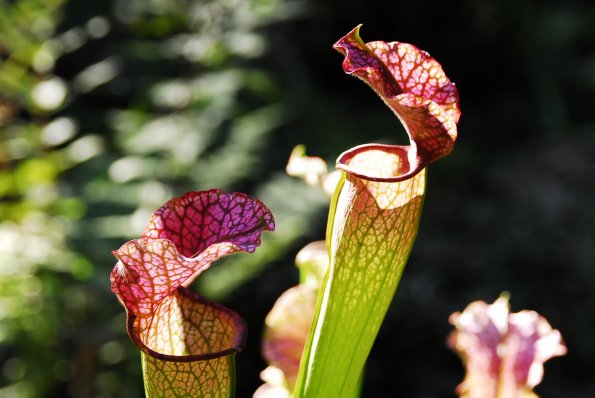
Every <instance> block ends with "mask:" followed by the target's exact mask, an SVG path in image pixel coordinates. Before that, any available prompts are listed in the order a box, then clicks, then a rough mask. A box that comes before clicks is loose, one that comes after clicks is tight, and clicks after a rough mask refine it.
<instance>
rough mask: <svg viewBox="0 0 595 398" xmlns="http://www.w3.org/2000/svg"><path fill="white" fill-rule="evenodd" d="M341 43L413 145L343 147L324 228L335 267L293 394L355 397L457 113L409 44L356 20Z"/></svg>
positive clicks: (351, 66)
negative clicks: (379, 37) (376, 34)
mask: <svg viewBox="0 0 595 398" xmlns="http://www.w3.org/2000/svg"><path fill="white" fill-rule="evenodd" d="M334 48H335V49H337V50H338V51H339V52H340V53H342V54H343V55H344V56H345V59H344V61H343V69H344V71H345V72H346V73H348V74H351V75H354V76H356V77H358V78H360V79H361V80H363V81H364V82H365V83H367V84H368V85H369V86H370V87H371V88H372V89H373V90H374V91H375V92H376V93H377V94H378V95H379V96H380V97H381V98H382V100H383V101H384V102H385V103H386V104H387V105H388V106H389V108H390V109H391V110H392V111H393V112H394V113H395V115H396V116H397V117H398V118H399V120H400V121H401V123H402V124H403V126H404V127H405V129H406V131H407V133H408V135H409V138H410V144H409V145H407V146H397V145H380V144H367V145H361V146H358V147H355V148H353V149H350V150H348V151H346V152H345V153H343V154H342V155H341V156H340V157H339V159H338V160H337V168H339V169H340V170H342V171H343V172H344V175H343V178H342V180H341V182H340V183H339V185H338V187H337V190H336V192H335V195H334V197H333V199H332V202H331V210H330V213H329V222H328V228H327V246H328V250H329V257H330V267H329V271H328V273H327V275H326V279H325V282H324V285H323V287H322V289H321V293H320V294H319V298H318V302H317V309H316V315H315V319H314V325H313V327H312V329H311V331H310V334H309V337H308V341H307V343H306V346H305V349H304V355H303V357H302V361H301V363H300V371H299V375H298V381H297V385H296V390H295V393H294V396H296V397H353V396H354V395H355V394H357V392H356V390H357V385H358V381H359V379H360V377H361V374H362V370H363V367H364V364H365V362H366V359H367V357H368V354H369V352H370V349H371V347H372V344H373V342H374V339H375V338H376V335H377V333H378V330H379V328H380V325H381V323H382V321H383V319H384V316H385V314H386V311H387V309H388V306H389V304H390V302H391V300H392V297H393V296H394V293H395V291H396V288H397V285H398V283H399V280H400V277H401V274H402V272H403V269H404V267H405V263H406V261H407V259H408V257H409V253H410V252H411V249H412V246H413V242H414V240H415V236H416V234H417V228H418V225H419V220H420V217H421V209H422V202H423V198H424V193H425V185H426V173H425V166H426V165H428V164H429V163H430V162H432V161H434V160H436V159H438V158H440V157H442V156H445V155H447V154H448V153H450V152H451V150H452V148H453V145H454V142H455V139H456V136H457V128H456V124H457V122H458V119H459V115H460V111H459V105H458V94H457V90H456V88H455V86H454V84H453V83H451V82H450V81H449V80H448V78H447V77H446V75H445V74H444V72H443V70H442V67H441V66H440V64H438V63H437V62H436V61H435V60H434V59H432V58H431V57H430V56H429V55H428V54H427V53H426V52H424V51H421V50H419V49H417V48H416V47H414V46H412V45H410V44H405V43H397V42H393V43H385V42H380V41H375V42H371V43H367V44H365V43H364V42H363V41H362V40H361V38H360V36H359V26H358V27H356V28H355V29H354V30H353V31H351V32H350V33H349V34H347V35H346V36H345V37H343V38H342V39H340V40H339V41H338V42H337V43H336V44H335V45H334Z"/></svg>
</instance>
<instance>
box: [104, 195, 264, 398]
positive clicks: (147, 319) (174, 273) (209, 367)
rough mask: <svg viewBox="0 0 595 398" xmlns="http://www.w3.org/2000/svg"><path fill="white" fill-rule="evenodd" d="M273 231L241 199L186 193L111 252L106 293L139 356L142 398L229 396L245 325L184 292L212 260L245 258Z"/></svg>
mask: <svg viewBox="0 0 595 398" xmlns="http://www.w3.org/2000/svg"><path fill="white" fill-rule="evenodd" d="M274 228H275V224H274V220H273V216H272V214H271V212H270V210H269V209H268V208H267V207H266V206H264V205H263V204H262V203H261V202H259V201H258V200H256V199H253V198H250V197H248V196H247V195H244V194H242V193H232V194H228V193H225V192H223V191H220V190H210V191H202V192H189V193H187V194H185V195H183V196H181V197H179V198H175V199H172V200H170V201H169V202H167V203H166V204H165V205H163V206H162V207H161V208H159V209H158V210H157V211H155V213H154V214H153V216H152V217H151V219H150V221H149V223H148V225H147V228H146V230H145V232H144V233H143V234H142V236H141V237H140V238H139V239H135V240H132V241H129V242H127V243H125V244H124V245H122V247H120V248H119V249H118V250H116V251H114V252H113V254H114V255H115V256H116V257H117V258H118V260H119V261H118V263H117V264H116V266H115V267H114V269H113V271H112V273H111V284H112V290H113V291H114V293H115V294H116V295H117V296H118V298H119V300H120V301H121V302H122V304H123V305H124V307H125V308H126V313H127V329H128V334H129V335H130V337H131V339H132V340H133V342H134V343H135V344H136V345H137V346H138V347H139V348H140V349H141V350H142V351H143V352H144V353H145V354H147V355H145V356H144V359H143V361H144V366H145V370H144V372H145V385H146V388H147V393H148V394H149V396H150V397H152V396H217V397H219V396H221V397H223V396H229V395H230V394H231V391H232V390H233V377H231V376H232V375H233V372H234V369H233V357H234V353H235V352H237V351H239V350H240V349H241V348H242V347H243V345H244V342H245V331H246V325H245V323H244V321H243V320H242V318H241V317H240V316H239V315H238V314H236V313H235V312H233V311H231V310H229V309H227V308H225V307H223V306H220V305H218V304H216V303H213V302H210V301H208V300H206V299H204V298H202V297H200V296H199V295H198V294H196V293H193V292H191V291H190V290H188V289H187V288H186V287H187V286H188V285H189V284H190V283H191V282H192V281H193V280H194V279H195V278H196V277H197V276H198V275H199V274H200V273H201V272H203V271H205V270H206V269H208V268H209V266H210V264H211V263H212V262H213V261H215V260H217V259H219V258H221V257H223V256H226V255H228V254H231V253H235V252H238V251H247V252H253V251H254V250H255V249H256V247H257V246H258V245H259V244H260V235H261V233H262V231H264V230H270V231H272V230H274ZM195 391H199V392H200V393H197V394H195V393H194V392H195Z"/></svg>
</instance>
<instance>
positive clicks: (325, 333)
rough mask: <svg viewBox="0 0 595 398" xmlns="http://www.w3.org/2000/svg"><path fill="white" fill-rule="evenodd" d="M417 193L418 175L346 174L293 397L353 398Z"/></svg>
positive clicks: (413, 221)
mask: <svg viewBox="0 0 595 398" xmlns="http://www.w3.org/2000/svg"><path fill="white" fill-rule="evenodd" d="M424 189H425V171H422V172H420V173H418V174H417V175H416V176H415V177H414V178H412V179H410V180H407V181H404V182H399V183H383V182H373V181H366V180H362V179H359V178H357V177H353V176H349V175H348V176H347V179H346V181H345V183H344V184H343V187H342V188H341V192H340V194H339V195H338V197H337V204H336V208H337V211H336V213H335V215H334V220H333V227H332V235H331V236H329V237H328V238H330V251H331V269H330V272H329V274H328V277H327V279H326V281H325V284H324V286H323V289H322V292H321V295H320V298H319V302H318V307H317V310H318V311H317V312H318V318H317V319H316V320H315V325H316V326H315V327H314V329H313V331H312V332H311V335H310V338H309V341H308V343H307V346H306V351H305V354H304V358H305V359H303V362H302V364H301V367H302V368H301V369H300V372H301V374H300V376H299V379H298V387H297V389H296V393H295V396H296V397H302V396H303V397H326V396H329V397H330V396H337V397H339V396H353V394H354V393H355V391H356V390H357V384H358V380H359V378H360V374H361V373H362V370H363V368H364V365H365V362H366V359H367V357H368V354H369V351H370V349H371V347H372V344H373V342H374V339H375V338H376V335H377V333H378V330H379V328H380V325H381V324H382V321H383V319H384V316H385V314H386V311H387V309H388V306H389V305H390V303H391V301H392V297H393V295H394V293H395V290H396V288H397V285H398V283H399V280H400V277H401V274H402V272H403V270H404V267H405V264H406V262H407V258H408V257H409V253H410V251H411V248H412V246H413V242H414V240H415V235H416V232H417V226H418V223H419V219H420V217H421V208H422V203H423V196H424Z"/></svg>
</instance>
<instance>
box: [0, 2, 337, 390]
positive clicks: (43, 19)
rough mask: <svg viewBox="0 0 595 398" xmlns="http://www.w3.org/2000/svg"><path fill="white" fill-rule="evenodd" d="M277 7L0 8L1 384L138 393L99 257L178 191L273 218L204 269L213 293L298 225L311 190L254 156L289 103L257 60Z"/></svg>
mask: <svg viewBox="0 0 595 398" xmlns="http://www.w3.org/2000/svg"><path fill="white" fill-rule="evenodd" d="M288 16H290V13H288V12H287V10H284V9H283V7H282V6H281V4H279V3H277V2H275V1H272V2H271V1H234V0H229V1H228V0H226V1H212V2H206V3H205V2H203V1H190V2H188V1H177V0H168V1H161V2H144V1H114V2H113V3H111V4H110V3H105V4H102V3H90V4H89V7H88V9H81V8H80V4H77V3H70V4H65V3H64V2H62V1H38V0H25V1H21V2H17V3H5V2H3V3H2V4H1V11H0V51H1V52H2V54H3V56H2V59H1V61H0V92H1V93H2V98H1V99H0V129H1V131H0V134H1V141H0V195H1V196H2V201H1V202H0V218H1V219H2V220H3V221H2V223H1V224H0V263H1V264H2V266H1V267H0V275H1V276H2V277H1V278H0V292H2V294H1V295H0V348H3V349H2V350H0V362H2V363H4V364H5V365H4V366H3V368H2V373H1V376H0V395H2V396H4V395H6V396H18V397H34V396H35V397H37V396H51V395H60V396H63V395H66V394H71V395H73V396H81V397H82V396H87V395H89V394H90V395H93V396H96V395H102V396H113V395H117V396H123V397H130V396H139V395H140V394H142V392H141V391H142V389H143V386H142V378H141V376H140V369H139V366H138V354H137V352H136V351H135V349H134V348H133V347H132V345H131V344H129V342H128V341H127V339H126V338H125V331H124V329H123V328H122V325H123V324H124V323H123V322H124V321H123V317H122V311H121V309H120V307H119V305H118V303H117V302H116V300H114V298H113V296H112V295H111V292H110V291H109V286H108V283H107V281H106V275H107V274H108V273H109V270H110V269H111V268H112V267H113V264H114V262H115V259H114V258H113V257H111V256H110V255H109V252H110V250H111V249H113V247H117V245H118V244H119V243H121V242H123V241H125V240H127V239H129V238H131V237H133V236H136V235H138V233H139V231H142V229H143V228H144V226H145V224H146V223H147V221H148V217H149V215H150V214H151V212H152V211H153V210H154V209H155V208H156V207H158V206H159V205H161V204H162V203H163V202H165V201H166V200H167V199H169V198H170V197H172V196H174V195H175V194H178V193H182V192H185V191H188V190H197V189H208V188H212V187H218V188H224V189H227V190H230V191H233V190H243V191H253V192H255V193H256V195H258V196H259V197H260V198H261V199H262V200H263V201H268V202H270V203H271V207H273V211H275V214H276V215H278V221H279V222H280V223H281V225H282V227H281V228H279V234H277V235H275V237H271V238H268V237H267V238H268V239H267V240H271V242H270V243H267V244H265V245H264V250H261V251H259V254H258V255H257V258H255V259H250V258H249V257H243V256H238V257H237V258H232V259H230V260H229V261H226V264H222V266H221V267H218V268H216V269H215V270H214V271H215V272H214V273H213V275H210V279H211V281H210V282H209V283H208V285H207V286H208V287H206V286H205V288H204V290H205V291H206V292H207V294H209V295H210V296H211V297H215V298H224V297H226V295H228V294H229V293H230V292H231V291H233V288H234V286H238V285H241V284H243V283H244V282H245V281H246V280H248V279H250V278H252V277H253V276H254V275H255V274H256V273H258V272H259V271H260V270H261V269H262V268H263V267H266V266H267V265H268V264H270V263H271V262H272V261H274V260H276V259H277V258H278V257H279V256H280V255H282V254H283V253H284V252H286V251H287V250H288V248H289V247H290V246H291V245H292V244H293V242H294V241H295V240H296V239H299V238H300V237H301V236H302V235H303V234H304V233H305V232H306V231H307V230H308V228H309V223H308V221H307V220H308V216H307V214H310V215H311V216H312V215H314V214H316V213H317V209H319V208H320V207H321V206H323V204H324V201H325V200H324V196H323V195H317V193H316V192H314V193H312V192H310V191H308V190H307V188H304V187H302V186H301V184H299V183H297V182H295V181H293V180H291V179H290V178H289V177H286V176H284V175H283V173H282V172H281V171H279V172H278V173H277V174H275V173H273V172H271V170H270V169H267V168H265V164H266V163H265V162H264V160H266V158H267V157H266V152H267V151H268V150H269V149H270V141H271V137H272V134H273V133H274V132H275V131H276V129H277V128H278V127H279V126H281V125H283V124H284V120H285V119H286V108H285V105H283V104H282V103H281V102H280V99H281V97H280V94H279V93H280V89H279V87H278V85H277V83H276V82H275V81H274V80H273V79H272V77H271V74H270V73H269V72H268V71H266V70H264V69H263V68H262V67H260V66H259V65H258V62H256V61H255V60H257V59H258V58H259V57H262V56H263V55H265V54H266V52H267V49H268V39H267V37H266V36H265V35H264V34H263V32H262V29H263V27H265V26H266V25H267V24H269V23H272V22H278V21H281V20H283V18H286V17H288ZM286 156H287V155H286V154H283V155H282V157H286ZM279 189H284V190H290V191H294V193H295V195H294V196H295V197H296V198H298V197H300V198H302V199H301V200H299V201H298V200H295V201H290V202H287V201H285V200H282V199H281V198H280V196H282V192H281V191H279ZM298 214H299V215H298ZM305 214H306V217H304V215H305ZM118 242H119V243H118ZM267 248H270V249H269V250H268V251H267ZM238 269H239V270H241V272H235V271H234V270H238ZM230 270H231V271H230ZM123 380H132V382H126V383H123Z"/></svg>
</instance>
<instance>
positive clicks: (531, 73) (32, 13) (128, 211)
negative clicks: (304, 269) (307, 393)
mask: <svg viewBox="0 0 595 398" xmlns="http://www.w3.org/2000/svg"><path fill="white" fill-rule="evenodd" d="M362 22H363V23H364V28H363V30H362V36H363V38H364V40H376V39H378V40H399V41H404V42H409V43H413V44H415V45H417V46H418V47H420V48H423V49H424V50H428V51H429V52H430V53H431V54H432V56H433V57H435V58H436V59H438V60H439V61H440V62H441V63H442V65H443V67H444V69H445V71H446V72H447V75H448V76H449V78H451V79H452V80H453V81H454V82H456V83H457V86H458V87H459V91H460V93H461V103H462V110H463V115H462V119H461V123H460V138H459V142H458V143H457V146H456V148H455V151H454V152H453V154H452V155H450V156H449V157H448V158H445V159H444V160H441V161H440V162H439V163H437V164H436V165H435V166H434V167H432V169H431V170H430V174H429V184H428V193H427V198H426V201H425V205H424V206H425V209H424V216H423V217H422V225H421V228H420V233H419V235H418V239H417V243H416V246H415V247H414V250H413V253H412V256H411V258H410V262H409V265H408V267H407V271H406V272H405V274H404V277H403V281H402V282H401V285H400V289H399V291H398V293H397V302H398V305H397V306H395V307H394V308H392V309H391V310H390V312H389V314H388V316H387V321H386V322H385V325H384V326H383V328H382V329H381V332H380V336H379V340H378V341H377V348H376V349H374V350H373V351H372V354H371V357H370V361H369V365H368V368H367V371H366V380H365V381H364V386H363V396H373V397H393V396H397V395H399V396H406V397H432V398H435V397H453V396H454V392H453V391H454V388H455V386H456V384H457V383H458V382H459V381H460V380H462V378H463V370H462V368H461V365H460V364H459V361H458V359H457V357H456V356H455V355H454V354H452V353H451V352H450V351H448V349H447V348H446V347H445V344H444V339H445V338H446V336H447V335H448V332H449V329H450V328H449V325H448V322H447V318H448V315H449V314H450V313H451V312H453V311H456V310H462V309H463V308H464V307H465V305H466V304H467V303H468V302H470V301H472V300H477V299H482V300H486V301H492V300H494V299H495V298H496V297H497V295H498V294H499V293H500V292H501V291H504V290H507V291H510V292H511V295H512V300H511V301H512V303H513V305H514V306H517V307H516V308H513V311H518V310H520V309H522V308H531V309H534V310H537V311H539V312H541V313H542V314H543V315H545V316H546V317H547V318H548V320H549V321H550V323H551V324H552V326H554V327H555V328H557V329H560V331H561V333H562V335H563V337H564V338H565V340H566V343H567V344H568V348H569V354H568V355H567V356H566V357H563V358H559V359H556V360H553V361H551V363H548V364H547V365H546V374H545V379H544V383H543V384H542V385H540V386H538V388H537V392H538V393H539V394H540V395H543V396H544V397H548V396H549V397H557V396H563V397H565V398H579V397H580V398H583V397H591V396H594V395H595V382H593V379H592V369H593V368H594V367H595V344H594V343H593V339H592V336H593V334H595V322H594V319H595V293H594V292H595V268H594V267H593V264H595V249H594V247H595V246H594V245H593V244H592V243H593V241H595V227H594V226H595V207H594V206H593V198H594V197H595V188H594V187H595V180H594V178H595V173H594V170H595V163H594V160H593V156H592V154H593V153H594V151H595V138H594V137H595V121H594V119H593V109H595V74H594V73H593V71H594V70H595V58H593V54H595V46H594V43H595V40H594V38H595V6H594V5H593V4H592V2H590V1H588V0H571V1H567V2H556V1H554V0H545V1H532V0H522V1H517V0H486V1H481V2H477V1H472V0H465V1H461V2H457V3H456V4H455V3H452V2H443V1H438V0H429V1H427V2H424V3H420V2H388V1H381V0H376V1H374V0H371V1H367V2H360V3H350V4H349V5H347V3H345V2H343V1H339V0H321V1H313V0H300V1H296V0H150V1H146V0H109V1H75V0H72V1H70V2H64V1H57V0H20V1H8V0H0V197H1V199H0V220H1V221H0V396H2V397H4V396H6V397H18V398H20V397H55V396H56V397H58V396H59V397H63V396H73V397H91V396H93V397H140V396H142V391H143V389H142V379H141V375H140V361H139V354H138V352H137V350H136V348H135V347H134V345H133V344H132V343H131V342H130V341H129V339H128V338H127V336H126V335H125V327H124V312H123V309H122V307H121V306H120V305H119V304H118V303H117V302H116V300H115V297H114V295H113V294H112V293H111V291H110V286H109V277H108V276H109V272H110V271H111V268H112V267H113V265H114V258H113V257H112V256H111V254H110V251H111V250H114V249H116V248H118V247H119V246H120V245H121V244H122V243H124V242H125V241H126V240H128V239H130V238H133V237H135V236H137V235H138V233H139V231H141V230H142V229H143V227H144V225H145V223H146V222H147V220H148V217H149V215H150V214H151V212H152V211H153V210H155V209H156V208H157V207H158V206H159V205H161V204H162V203H163V202H165V201H166V200H167V199H169V198H170V197H172V196H175V195H180V194H182V193H184V192H186V191H188V190H199V189H208V188H213V187H217V188H222V189H225V190H228V191H244V192H247V193H249V194H251V195H254V196H256V197H258V198H260V199H261V200H262V201H263V202H264V203H266V204H267V205H268V206H269V207H270V208H271V209H272V210H273V213H274V215H275V217H276V221H277V227H278V229H277V231H276V232H274V233H272V234H266V235H265V240H264V242H263V245H262V247H261V248H259V250H258V251H256V253H254V254H251V255H246V256H244V255H236V256H232V257H230V258H229V259H226V260H225V261H222V262H221V264H219V263H218V264H216V265H214V267H213V269H211V270H209V271H208V272H207V273H205V274H204V275H203V276H201V278H199V280H198V281H197V282H198V285H199V286H198V288H199V289H200V290H201V291H202V292H203V293H204V294H206V295H208V296H209V297H211V298H215V299H217V300H223V301H224V302H225V304H226V305H228V306H230V307H231V308H233V309H235V310H237V311H238V312H239V313H240V314H242V315H243V316H245V318H246V319H247V321H248V324H249V326H250V333H249V336H248V338H249V340H248V346H247V348H246V350H245V352H243V353H242V354H240V355H239V356H238V396H239V397H247V396H250V395H251V393H252V392H253V391H254V390H255V389H256V387H257V386H258V385H259V384H260V381H259V380H258V372H259V371H260V370H261V369H263V368H264V367H265V363H264V362H263V361H262V359H261V358H260V345H259V342H260V332H261V328H262V322H263V320H264V316H265V315H266V313H267V312H268V310H269V309H270V307H271V306H272V304H273V302H274V301H275V299H276V298H277V297H278V296H279V295H280V294H281V293H282V292H283V291H285V290H286V289H287V288H289V287H290V286H293V285H295V284H296V283H297V273H296V271H295V270H294V267H293V262H294V261H293V256H294V255H295V253H296V252H297V251H298V250H299V248H300V247H301V246H302V245H303V244H304V243H306V242H308V241H312V240H316V239H321V238H322V237H323V236H324V224H325V220H326V216H325V209H324V206H325V203H326V202H327V199H326V198H325V196H324V194H322V193H321V192H320V191H318V190H316V189H312V188H308V187H307V186H306V185H305V184H303V183H301V182H300V181H297V180H294V179H292V178H290V177H287V176H286V175H285V173H284V171H283V170H284V167H285V163H286V161H287V158H288V156H289V154H290V152H291V149H292V148H293V147H294V146H295V145H297V144H300V143H304V144H306V146H307V147H308V153H309V154H311V155H315V156H322V157H324V158H326V159H328V160H331V161H332V160H333V159H334V158H336V156H337V155H338V154H339V153H341V152H342V151H343V150H345V149H347V148H350V147H352V146H354V145H357V144H362V143H365V142H387V143H395V142H405V141H406V138H405V134H404V132H403V131H402V129H401V128H400V126H399V124H398V121H397V120H396V119H395V118H394V116H393V115H392V114H391V113H390V111H388V110H387V109H385V108H384V106H383V105H382V103H381V102H380V101H379V100H378V98H376V97H375V96H374V94H373V93H371V92H370V91H369V88H367V87H365V85H363V84H361V83H359V82H357V81H355V80H354V79H352V78H350V77H347V76H344V75H343V73H342V72H341V67H340V59H341V57H340V56H339V55H338V54H335V53H333V51H332V49H331V45H332V43H333V42H335V41H336V40H337V39H338V38H340V37H342V36H343V35H344V34H345V33H347V32H348V31H349V30H350V29H351V28H353V27H354V26H355V25H356V24H358V23H362ZM270 265H273V266H271V267H269V266H270ZM395 336H399V338H395ZM428 377H431V380H432V382H431V383H428V382H427V380H428ZM392 380H396V381H395V382H394V383H387V381H392Z"/></svg>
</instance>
